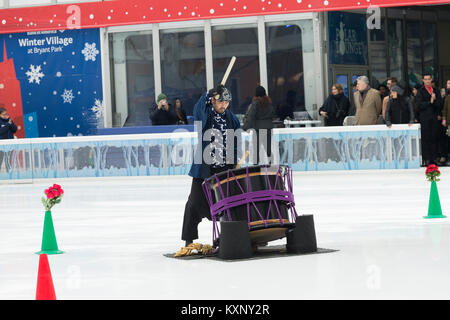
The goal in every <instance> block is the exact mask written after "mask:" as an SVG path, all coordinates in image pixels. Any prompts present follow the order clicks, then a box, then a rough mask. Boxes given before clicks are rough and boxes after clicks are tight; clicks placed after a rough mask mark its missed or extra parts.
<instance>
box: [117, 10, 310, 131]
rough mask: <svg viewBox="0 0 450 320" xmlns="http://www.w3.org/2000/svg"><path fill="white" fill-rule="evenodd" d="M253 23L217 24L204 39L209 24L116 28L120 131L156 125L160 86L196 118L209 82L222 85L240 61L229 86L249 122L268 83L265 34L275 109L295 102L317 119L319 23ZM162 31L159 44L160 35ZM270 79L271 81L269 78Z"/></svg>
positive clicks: (235, 103) (269, 86) (238, 111)
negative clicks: (315, 27)
mask: <svg viewBox="0 0 450 320" xmlns="http://www.w3.org/2000/svg"><path fill="white" fill-rule="evenodd" d="M297 19H298V17H297ZM238 20H239V19H238ZM244 21H245V22H244ZM253 21H254V20H250V21H249V20H246V19H244V20H243V22H241V23H238V24H232V23H231V22H228V21H226V20H217V21H214V22H212V26H211V39H206V38H205V25H204V22H195V23H192V22H176V23H173V24H172V23H164V24H159V25H158V26H156V25H145V26H139V27H138V26H136V29H139V30H133V31H129V30H132V26H126V27H117V28H114V30H110V33H109V52H110V79H111V103H112V105H111V110H112V115H111V118H112V122H113V127H124V126H150V125H151V120H150V117H149V116H150V112H149V111H150V108H151V107H152V106H154V104H155V97H156V96H157V95H158V94H159V93H160V92H159V88H161V92H163V93H164V94H166V96H167V97H168V100H169V102H170V103H171V104H174V103H175V99H176V98H180V99H181V101H182V104H183V109H184V110H185V111H186V114H187V115H188V120H190V119H191V118H190V116H192V114H193V108H194V106H195V103H196V102H197V101H198V99H199V97H200V96H201V94H203V93H204V92H206V91H207V90H208V89H211V88H208V86H207V83H208V84H210V86H211V84H213V85H214V86H217V85H218V84H219V83H220V82H221V81H222V78H223V76H224V74H225V71H226V69H227V67H228V64H229V62H230V60H231V58H232V57H233V56H236V58H237V60H236V62H235V64H234V67H233V69H232V71H231V73H230V75H229V77H228V80H227V82H226V86H227V88H229V89H230V91H231V94H232V96H233V100H232V102H231V104H230V110H231V111H233V112H234V113H235V114H237V115H238V118H239V119H242V117H243V114H245V112H246V111H247V109H248V106H249V105H250V103H251V101H252V98H253V96H254V94H255V88H256V87H257V86H258V85H260V83H261V75H260V72H261V71H260V70H261V64H260V55H261V54H263V53H262V52H260V51H259V49H260V48H261V50H262V51H264V50H263V49H262V48H263V47H261V46H262V45H264V43H261V40H263V39H259V38H258V37H259V36H261V38H264V37H263V36H264V33H263V32H264V31H265V38H266V44H265V45H266V56H265V57H263V58H264V59H263V58H262V59H261V63H262V65H265V64H266V63H265V62H267V79H268V84H267V88H266V90H267V92H268V94H269V95H270V96H271V98H272V100H273V102H274V105H275V106H277V105H280V104H282V103H285V102H286V100H289V98H292V97H294V99H293V100H294V104H295V109H294V111H305V109H306V111H308V113H309V114H310V116H311V117H313V118H314V117H315V113H316V112H317V111H314V110H315V109H314V108H316V109H317V101H316V99H317V94H316V82H317V77H316V75H317V73H316V68H318V67H319V66H317V57H316V55H315V51H314V32H313V21H312V19H310V18H308V19H300V20H290V21H280V20H278V21H277V20H275V19H273V18H272V19H271V22H265V24H264V26H263V28H261V29H259V28H258V27H257V24H256V23H254V22H253ZM184 26H185V27H184ZM208 28H209V27H208ZM158 29H159V30H158ZM156 30H158V32H159V33H158V38H159V41H157V39H155V38H154V37H155V34H154V32H156ZM258 31H259V32H258ZM207 45H208V46H209V45H211V49H212V50H209V47H207ZM155 46H156V47H155ZM154 53H155V57H154V56H153V54H154ZM154 59H156V60H154ZM264 60H265V61H264ZM158 64H159V66H160V68H159V66H158ZM155 66H156V69H154V67H155ZM210 67H211V68H212V70H211V69H209V68H210ZM207 69H208V70H207ZM264 72H266V70H264ZM263 76H264V79H266V78H265V76H266V74H263ZM156 91H158V92H156ZM292 93H294V94H292ZM287 97H288V99H287Z"/></svg>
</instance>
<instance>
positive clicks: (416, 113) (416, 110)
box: [409, 83, 422, 123]
mask: <svg viewBox="0 0 450 320" xmlns="http://www.w3.org/2000/svg"><path fill="white" fill-rule="evenodd" d="M420 88H422V84H420V83H418V84H416V85H415V86H414V87H413V88H412V94H411V95H410V97H409V99H410V100H411V102H412V104H413V106H414V122H416V123H418V122H419V106H418V105H417V101H416V100H417V99H416V97H417V94H418V93H419V89H420Z"/></svg>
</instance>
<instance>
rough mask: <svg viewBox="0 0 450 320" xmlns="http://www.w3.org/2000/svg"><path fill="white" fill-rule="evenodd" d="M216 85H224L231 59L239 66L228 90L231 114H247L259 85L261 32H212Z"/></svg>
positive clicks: (237, 27) (251, 29)
mask: <svg viewBox="0 0 450 320" xmlns="http://www.w3.org/2000/svg"><path fill="white" fill-rule="evenodd" d="M211 38H212V51H213V70H214V85H215V86H216V85H217V84H219V83H220V82H221V81H222V78H223V75H224V74H225V71H226V69H227V67H228V64H229V62H230V60H231V57H233V56H236V57H237V59H236V62H235V64H234V67H233V70H232V71H231V73H230V75H229V77H228V80H227V83H226V87H228V88H229V89H230V90H231V94H232V98H233V99H232V102H231V105H230V107H231V111H233V112H234V113H236V114H245V112H246V111H247V108H248V106H249V104H250V103H251V101H252V98H253V96H254V94H255V88H256V87H257V86H258V85H259V84H260V77H259V53H258V32H257V28H256V25H255V26H253V25H235V26H217V27H213V28H212V36H211Z"/></svg>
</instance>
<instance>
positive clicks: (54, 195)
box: [42, 184, 64, 211]
mask: <svg viewBox="0 0 450 320" xmlns="http://www.w3.org/2000/svg"><path fill="white" fill-rule="evenodd" d="M44 194H45V195H46V197H42V204H43V205H44V207H45V210H46V211H50V209H51V208H52V207H53V206H54V205H55V204H57V203H60V202H61V198H62V196H63V194H64V190H63V189H62V188H61V186H60V185H58V184H54V185H53V186H50V187H49V188H48V189H45V190H44Z"/></svg>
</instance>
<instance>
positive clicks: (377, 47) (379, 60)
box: [369, 20, 387, 88]
mask: <svg viewBox="0 0 450 320" xmlns="http://www.w3.org/2000/svg"><path fill="white" fill-rule="evenodd" d="M385 31H386V29H385V21H384V20H382V21H381V28H380V29H371V30H370V31H369V32H370V44H369V45H370V50H369V55H370V65H371V76H372V79H371V84H372V86H373V87H374V88H378V86H379V85H380V84H385V82H386V78H387V68H386V38H385Z"/></svg>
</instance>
